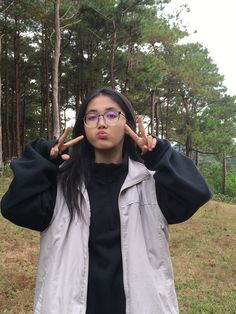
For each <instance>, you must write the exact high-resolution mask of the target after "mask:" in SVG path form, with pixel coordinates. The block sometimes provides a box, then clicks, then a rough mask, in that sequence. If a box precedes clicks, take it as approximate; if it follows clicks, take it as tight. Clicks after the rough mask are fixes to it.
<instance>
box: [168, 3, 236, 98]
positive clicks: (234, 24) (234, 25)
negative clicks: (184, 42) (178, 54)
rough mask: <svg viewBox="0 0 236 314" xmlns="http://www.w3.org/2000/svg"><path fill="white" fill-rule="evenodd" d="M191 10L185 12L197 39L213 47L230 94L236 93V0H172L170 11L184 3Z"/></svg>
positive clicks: (183, 15)
mask: <svg viewBox="0 0 236 314" xmlns="http://www.w3.org/2000/svg"><path fill="white" fill-rule="evenodd" d="M185 3H186V4H187V5H188V7H189V8H190V12H188V13H184V14H182V15H181V19H182V21H183V23H184V25H186V26H187V30H188V31H189V32H190V33H193V32H194V31H195V30H196V31H197V33H196V34H192V35H190V39H191V41H193V42H196V41H197V42H199V43H201V44H202V45H203V46H204V47H206V48H207V49H208V51H209V54H210V56H211V58H212V60H213V62H214V63H215V64H216V65H217V66H218V68H219V73H220V74H222V75H223V76H224V78H225V80H224V85H225V86H226V87H227V94H229V95H232V96H233V95H236V36H235V31H236V18H235V15H236V0H224V1H220V0H172V1H171V3H170V4H168V5H167V9H168V12H171V11H174V9H175V8H178V7H180V5H181V4H185Z"/></svg>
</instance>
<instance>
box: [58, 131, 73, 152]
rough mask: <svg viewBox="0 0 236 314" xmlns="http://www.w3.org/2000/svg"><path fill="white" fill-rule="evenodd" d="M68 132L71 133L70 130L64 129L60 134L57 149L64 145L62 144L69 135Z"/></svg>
mask: <svg viewBox="0 0 236 314" xmlns="http://www.w3.org/2000/svg"><path fill="white" fill-rule="evenodd" d="M70 132H71V128H66V129H65V131H64V133H63V134H62V136H61V137H60V138H59V140H58V146H59V149H60V147H61V146H62V145H63V144H64V142H65V140H66V138H67V136H68V135H69V134H70Z"/></svg>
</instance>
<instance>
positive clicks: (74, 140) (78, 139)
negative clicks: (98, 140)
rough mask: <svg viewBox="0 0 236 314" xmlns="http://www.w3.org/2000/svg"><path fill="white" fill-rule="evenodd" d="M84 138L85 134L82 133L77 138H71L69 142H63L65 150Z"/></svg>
mask: <svg viewBox="0 0 236 314" xmlns="http://www.w3.org/2000/svg"><path fill="white" fill-rule="evenodd" d="M83 139H84V135H80V136H78V137H76V138H73V139H72V140H70V141H69V142H66V143H64V144H63V150H65V149H66V148H69V147H71V146H73V145H75V144H77V143H79V142H80V141H82V140H83Z"/></svg>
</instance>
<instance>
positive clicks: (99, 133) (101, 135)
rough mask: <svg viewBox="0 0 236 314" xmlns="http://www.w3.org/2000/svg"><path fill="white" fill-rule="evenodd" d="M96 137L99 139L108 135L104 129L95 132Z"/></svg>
mask: <svg viewBox="0 0 236 314" xmlns="http://www.w3.org/2000/svg"><path fill="white" fill-rule="evenodd" d="M97 137H98V138H99V139H106V138H107V137H108V134H107V132H105V131H100V132H98V133H97Z"/></svg>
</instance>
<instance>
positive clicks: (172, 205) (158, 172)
mask: <svg viewBox="0 0 236 314" xmlns="http://www.w3.org/2000/svg"><path fill="white" fill-rule="evenodd" d="M143 159H144V163H145V165H146V167H147V168H148V169H149V170H154V171H155V174H154V179H155V182H156V194H157V201H158V204H159V206H160V208H161V211H162V213H163V214H164V216H165V218H166V220H167V222H168V223H169V224H174V223H180V222H183V221H185V220H187V219H188V218H190V217H191V216H192V215H193V214H194V213H195V212H196V211H197V210H198V208H199V207H201V206H202V205H203V204H205V203H206V202H207V201H208V200H209V199H210V198H211V197H212V192H211V191H210V189H209V187H208V185H207V183H206V182H205V180H204V179H203V177H202V175H201V174H200V172H199V171H198V169H197V167H196V166H195V165H194V163H193V161H192V160H191V159H190V158H188V157H186V156H184V155H183V154H181V153H179V152H178V151H176V150H174V149H173V148H172V147H171V145H170V143H169V142H168V141H167V140H161V139H158V142H157V145H156V147H155V149H154V150H153V151H151V152H147V153H146V154H145V155H144V156H143Z"/></svg>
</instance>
